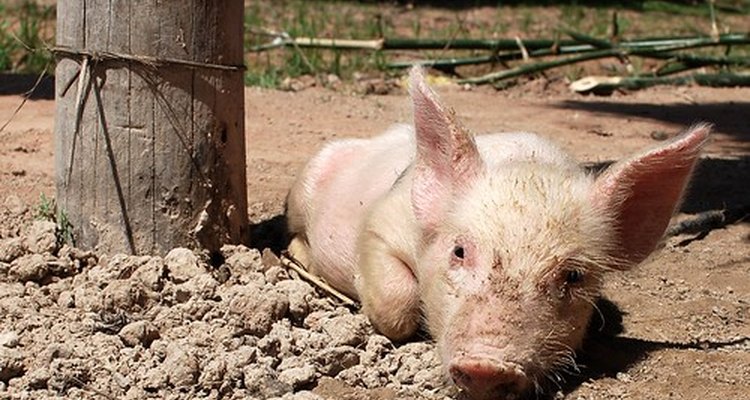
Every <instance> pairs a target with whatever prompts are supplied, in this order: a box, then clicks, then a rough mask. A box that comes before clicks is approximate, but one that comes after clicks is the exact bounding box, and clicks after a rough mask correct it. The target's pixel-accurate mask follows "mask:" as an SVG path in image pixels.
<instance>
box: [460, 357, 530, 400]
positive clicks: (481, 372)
mask: <svg viewBox="0 0 750 400" xmlns="http://www.w3.org/2000/svg"><path fill="white" fill-rule="evenodd" d="M448 370H449V372H450V375H451V378H453V381H454V382H455V383H456V384H457V385H458V386H459V387H461V388H462V389H464V390H465V391H466V392H467V394H468V395H470V396H471V397H472V398H502V399H515V398H517V397H519V396H520V395H521V394H522V393H523V392H524V391H525V390H526V387H527V386H528V381H529V380H528V378H527V377H526V374H525V373H524V372H523V368H521V366H520V365H518V364H516V363H513V362H503V361H495V360H487V359H479V358H462V359H457V360H454V361H453V362H452V363H451V364H450V367H449V369H448Z"/></svg>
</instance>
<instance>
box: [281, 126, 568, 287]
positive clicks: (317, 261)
mask: <svg viewBox="0 0 750 400" xmlns="http://www.w3.org/2000/svg"><path fill="white" fill-rule="evenodd" d="M476 141H477V147H478V148H479V151H480V154H481V155H482V158H483V160H484V161H485V162H486V163H487V165H488V166H490V167H492V168H494V169H498V170H499V169H502V168H503V165H504V164H508V163H516V162H517V163H524V162H535V163H547V164H551V165H556V166H558V167H559V168H561V169H566V170H573V169H578V167H577V164H576V163H575V161H574V160H573V159H571V158H570V157H569V156H568V155H567V154H566V153H564V152H562V151H561V150H560V149H558V148H557V146H555V145H554V144H553V143H551V142H548V141H546V140H544V139H543V138H540V137H539V136H537V135H535V134H532V133H495V134H488V135H482V136H478V137H477V138H476ZM414 155H415V144H414V129H413V128H412V127H411V126H408V125H402V124H399V125H394V126H393V127H391V128H390V129H389V130H388V131H386V132H385V133H383V134H381V135H379V136H376V137H373V138H370V139H343V140H339V141H335V142H331V143H329V144H327V145H326V147H325V148H324V149H323V150H321V151H320V152H319V153H318V154H317V155H316V157H315V158H313V159H312V160H310V162H309V163H308V164H307V166H306V167H305V169H304V170H303V172H302V174H301V176H300V178H299V179H298V180H297V181H296V183H295V185H294V188H293V189H292V191H291V192H290V193H291V195H290V197H289V199H288V204H287V207H288V209H287V216H288V218H289V220H290V231H291V233H292V234H293V235H295V236H301V235H304V237H305V241H306V243H304V249H301V248H297V249H296V251H297V252H299V251H303V252H305V253H306V254H303V255H299V254H298V257H299V258H302V259H305V261H306V262H307V263H308V264H309V265H307V267H308V268H309V269H310V271H311V272H312V273H314V274H316V275H318V276H320V277H323V278H324V279H325V280H326V281H327V282H328V283H330V284H331V285H333V286H334V287H336V288H337V289H339V290H341V291H342V292H344V293H346V294H347V295H349V296H351V297H354V298H355V299H359V295H358V294H357V290H356V288H355V277H356V276H357V275H358V274H359V272H358V269H359V268H358V266H359V265H360V264H359V259H360V256H359V254H360V253H361V252H362V251H366V248H362V247H360V249H359V250H358V249H357V247H358V245H360V246H367V245H368V243H362V239H363V238H362V234H363V233H366V234H367V235H368V236H373V235H374V236H376V237H379V238H381V239H382V240H383V241H384V242H388V243H389V244H388V248H389V250H390V252H391V253H393V254H394V255H398V258H400V259H401V260H402V261H403V262H404V264H405V266H406V267H407V268H408V269H409V271H410V272H411V273H412V274H415V273H416V271H415V266H416V265H415V263H416V262H415V260H416V254H415V252H416V245H417V243H415V241H416V240H417V239H418V235H416V234H415V232H416V231H417V229H418V227H417V226H416V221H415V220H414V216H413V213H412V210H411V205H410V204H411V203H410V191H409V189H410V181H411V179H412V177H411V175H412V174H411V173H410V171H408V170H407V169H409V167H410V166H411V165H412V163H413V161H414ZM399 178H401V182H399V185H396V183H397V182H396V181H397V180H399ZM344 189H345V190H344ZM368 219H369V221H368ZM368 232H369V233H368ZM298 244H299V245H301V244H302V243H295V246H296V245H298ZM369 244H372V243H369ZM377 267H378V265H374V266H373V268H377Z"/></svg>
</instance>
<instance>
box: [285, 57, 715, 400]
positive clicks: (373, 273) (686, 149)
mask: <svg viewBox="0 0 750 400" xmlns="http://www.w3.org/2000/svg"><path fill="white" fill-rule="evenodd" d="M409 92H410V95H411V101H412V104H413V116H414V119H413V125H412V126H407V125H397V126H395V127H393V128H391V129H390V130H388V131H387V132H385V133H383V134H381V135H380V136H376V137H373V138H370V139H347V140H339V141H336V142H333V143H330V144H328V145H327V146H326V147H324V148H323V149H322V150H321V151H320V152H319V153H318V154H317V155H316V156H315V157H314V158H313V159H312V160H311V161H310V162H309V163H308V164H307V165H306V166H305V167H304V169H303V170H302V172H301V174H300V175H299V177H298V179H297V180H296V182H295V183H294V185H293V187H292V188H291V190H290V192H289V195H288V198H287V219H288V228H289V232H290V234H291V242H290V245H289V251H290V253H291V254H292V255H293V256H294V257H295V258H297V259H298V260H300V261H301V262H303V263H304V264H305V265H306V266H307V267H308V268H309V270H310V272H312V273H313V274H316V275H318V276H320V277H322V278H324V279H325V280H326V281H327V282H328V283H329V284H331V285H333V286H334V287H336V288H338V289H339V290H341V291H342V292H344V293H346V294H348V295H349V296H352V297H353V298H356V299H358V300H359V301H360V302H361V304H362V311H363V312H364V313H365V314H366V315H367V316H368V317H369V319H370V320H371V321H372V323H373V325H374V327H375V328H376V329H377V330H378V331H380V332H381V333H382V334H384V335H386V336H387V337H389V338H391V339H392V340H394V341H403V340H407V339H409V338H410V337H412V336H413V335H414V334H415V332H416V331H417V330H418V329H419V328H420V325H421V324H423V325H424V327H425V328H426V329H427V331H428V332H429V333H430V335H431V336H432V338H434V340H435V342H436V346H437V350H438V352H439V354H440V357H441V359H442V361H443V364H444V366H445V370H446V374H447V376H448V378H449V379H451V380H452V381H453V382H454V383H455V384H457V385H458V386H459V387H460V388H461V389H462V391H463V392H464V393H465V394H466V395H468V397H470V398H476V399H484V398H507V399H513V398H519V397H522V396H524V395H525V394H529V393H533V392H534V391H536V392H540V391H542V390H543V387H544V386H545V385H544V383H545V381H546V380H549V379H552V377H553V376H556V375H557V374H558V373H559V372H560V371H565V370H566V369H574V368H576V366H575V361H574V356H575V351H576V349H578V348H579V347H580V346H581V344H582V341H583V339H584V334H585V332H586V330H587V325H588V323H589V320H590V318H591V315H592V312H593V310H594V307H595V306H594V302H595V300H596V299H597V298H598V296H599V294H600V288H601V285H602V280H603V279H604V277H605V275H606V274H607V273H608V272H610V271H623V270H627V269H629V268H631V267H633V266H635V265H637V264H639V263H640V262H642V261H643V260H644V259H645V258H646V257H648V256H649V255H650V254H651V253H652V252H653V251H654V250H655V248H656V247H657V246H658V244H659V242H660V241H661V239H662V237H663V235H664V232H665V230H666V228H667V225H668V223H669V221H670V218H671V217H672V215H673V213H674V212H675V209H676V208H677V207H678V205H679V203H680V201H681V198H682V196H683V192H684V191H685V187H686V185H687V184H688V181H689V180H690V177H691V174H692V172H693V169H694V167H695V165H696V163H697V161H698V159H699V156H700V153H701V150H702V148H703V147H704V145H705V143H706V141H707V139H708V136H709V132H710V126H709V125H707V124H698V125H695V126H693V127H692V128H690V129H688V130H687V131H686V132H685V133H683V134H681V135H679V136H677V137H675V138H674V139H672V140H670V141H668V142H665V143H663V144H661V145H659V146H658V147H655V148H652V149H650V150H646V151H643V152H641V153H639V154H636V155H634V156H631V157H629V158H627V159H625V160H623V161H619V162H617V163H615V164H613V165H611V166H610V167H609V168H608V169H607V170H606V171H604V172H603V173H601V174H599V175H598V176H594V175H593V174H592V173H589V172H587V171H586V170H585V169H584V168H582V167H581V166H579V164H578V163H577V162H576V161H575V160H574V159H573V158H572V157H571V156H569V155H568V154H566V153H565V152H563V151H562V150H561V149H560V148H558V147H557V146H555V145H554V144H552V143H551V142H550V141H548V140H546V139H543V138H542V137H540V136H537V135H534V134H531V133H497V134H488V135H480V136H476V137H475V136H474V135H472V134H470V133H469V131H468V130H467V129H466V128H464V127H463V126H462V125H461V123H460V122H459V121H458V119H457V118H456V115H455V113H454V112H453V111H452V110H450V109H447V108H446V107H445V106H444V105H443V104H442V103H441V102H440V100H439V98H438V96H437V95H436V94H435V93H434V92H433V91H432V90H431V89H430V88H429V87H428V85H427V84H426V83H425V80H424V77H423V71H422V69H420V68H419V67H416V68H414V69H412V70H411V72H410V78H409Z"/></svg>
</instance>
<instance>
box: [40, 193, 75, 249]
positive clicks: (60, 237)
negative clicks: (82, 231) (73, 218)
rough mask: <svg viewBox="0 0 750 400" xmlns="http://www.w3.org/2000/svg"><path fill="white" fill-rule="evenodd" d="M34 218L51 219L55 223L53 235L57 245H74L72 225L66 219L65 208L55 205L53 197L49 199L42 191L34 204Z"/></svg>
mask: <svg viewBox="0 0 750 400" xmlns="http://www.w3.org/2000/svg"><path fill="white" fill-rule="evenodd" d="M34 218H36V219H37V220H41V221H52V222H54V223H55V224H56V225H57V227H56V229H55V237H56V239H57V244H58V246H62V245H63V244H69V245H71V246H74V245H75V240H74V237H73V225H72V224H71V223H70V220H69V219H68V214H67V213H66V212H65V210H62V209H60V208H59V207H57V203H56V202H55V200H54V199H50V198H49V197H47V196H46V195H45V194H44V193H42V194H41V195H40V196H39V203H37V205H36V212H35V213H34Z"/></svg>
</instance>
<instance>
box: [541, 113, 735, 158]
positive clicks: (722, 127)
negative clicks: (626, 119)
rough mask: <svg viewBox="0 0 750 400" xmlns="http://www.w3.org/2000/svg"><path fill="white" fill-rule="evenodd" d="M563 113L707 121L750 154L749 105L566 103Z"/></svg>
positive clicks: (683, 122) (678, 122) (680, 122)
mask: <svg viewBox="0 0 750 400" xmlns="http://www.w3.org/2000/svg"><path fill="white" fill-rule="evenodd" d="M555 107H558V108H562V109H575V110H584V111H588V112H595V113H606V114H617V115H627V116H631V117H639V118H646V119H652V120H657V121H662V122H666V123H670V124H674V125H676V126H685V125H686V124H690V123H695V122H700V121H706V122H710V123H713V124H714V126H715V130H716V131H717V132H721V133H724V134H727V135H731V136H734V137H735V138H736V139H740V140H743V141H745V142H747V143H743V145H741V148H738V149H737V150H740V151H750V125H748V124H747V116H748V115H750V102H745V101H742V102H732V101H730V102H721V103H705V104H662V105H657V104H652V103H635V104H632V103H618V102H603V101H578V100H566V101H563V102H561V103H560V104H559V105H557V106H555Z"/></svg>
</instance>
